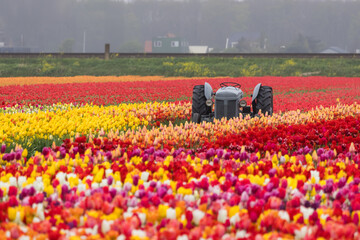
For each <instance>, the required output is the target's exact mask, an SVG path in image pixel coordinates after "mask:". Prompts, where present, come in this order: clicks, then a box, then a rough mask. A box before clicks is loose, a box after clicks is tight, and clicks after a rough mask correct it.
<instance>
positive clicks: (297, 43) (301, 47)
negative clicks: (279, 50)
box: [284, 34, 311, 53]
mask: <svg viewBox="0 0 360 240" xmlns="http://www.w3.org/2000/svg"><path fill="white" fill-rule="evenodd" d="M284 51H285V52H287V53H310V52H311V49H310V47H309V42H308V39H307V37H305V36H303V35H302V34H299V35H298V37H297V38H296V39H295V40H293V41H292V42H291V43H290V44H289V46H288V47H286V48H285V49H284Z"/></svg>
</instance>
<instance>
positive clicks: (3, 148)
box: [1, 143, 6, 153]
mask: <svg viewBox="0 0 360 240" xmlns="http://www.w3.org/2000/svg"><path fill="white" fill-rule="evenodd" d="M5 151H6V144H4V143H3V144H2V145H1V153H4V152H5Z"/></svg>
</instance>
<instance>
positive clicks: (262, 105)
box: [255, 86, 273, 115]
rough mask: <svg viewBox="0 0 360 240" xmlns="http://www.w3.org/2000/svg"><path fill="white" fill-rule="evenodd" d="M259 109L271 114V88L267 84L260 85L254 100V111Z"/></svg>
mask: <svg viewBox="0 0 360 240" xmlns="http://www.w3.org/2000/svg"><path fill="white" fill-rule="evenodd" d="M260 109H261V112H262V113H263V114H265V113H266V112H267V113H268V114H269V115H272V114H273V90H272V88H271V87H268V86H261V87H260V90H259V93H258V96H257V102H256V109H255V112H256V113H258V112H259V111H260Z"/></svg>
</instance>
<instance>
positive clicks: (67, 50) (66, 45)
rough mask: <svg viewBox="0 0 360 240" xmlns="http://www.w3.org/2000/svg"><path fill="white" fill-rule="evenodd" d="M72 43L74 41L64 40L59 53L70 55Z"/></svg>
mask: <svg viewBox="0 0 360 240" xmlns="http://www.w3.org/2000/svg"><path fill="white" fill-rule="evenodd" d="M74 43H75V41H74V39H65V40H64V41H63V42H62V43H61V45H60V47H59V52H64V53H71V52H72V51H73V47H74Z"/></svg>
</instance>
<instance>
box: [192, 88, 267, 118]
mask: <svg viewBox="0 0 360 240" xmlns="http://www.w3.org/2000/svg"><path fill="white" fill-rule="evenodd" d="M240 87H241V86H240V84H238V83H234V82H223V83H221V84H220V88H219V89H218V90H217V92H216V93H214V92H213V90H212V87H211V86H210V84H209V83H207V82H205V84H204V85H196V86H195V87H194V89H193V97H192V118H191V119H192V122H195V123H200V122H202V121H207V122H212V121H213V120H214V118H215V119H221V118H223V117H225V118H227V119H230V118H234V117H244V116H246V115H250V116H251V117H255V116H258V113H259V111H260V110H261V112H262V113H263V114H266V113H267V114H268V115H272V113H273V90H272V88H271V87H268V86H263V85H262V84H261V83H259V84H258V85H256V86H255V88H254V92H253V94H252V95H251V96H252V102H251V106H250V105H248V104H247V102H246V101H245V100H244V99H242V98H243V96H244V93H243V91H242V90H241V89H240ZM214 102H215V110H214V111H213V105H214ZM251 108H252V111H251Z"/></svg>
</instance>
